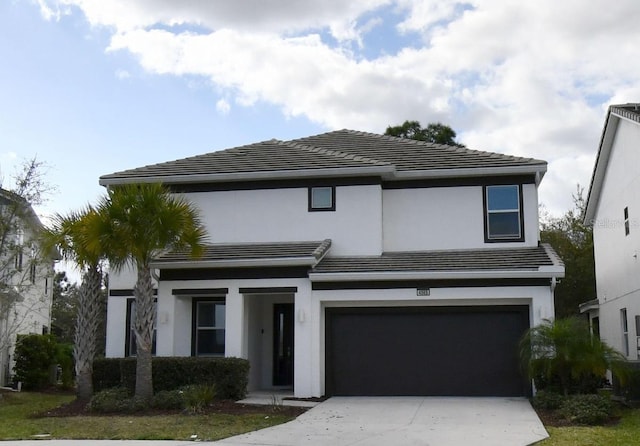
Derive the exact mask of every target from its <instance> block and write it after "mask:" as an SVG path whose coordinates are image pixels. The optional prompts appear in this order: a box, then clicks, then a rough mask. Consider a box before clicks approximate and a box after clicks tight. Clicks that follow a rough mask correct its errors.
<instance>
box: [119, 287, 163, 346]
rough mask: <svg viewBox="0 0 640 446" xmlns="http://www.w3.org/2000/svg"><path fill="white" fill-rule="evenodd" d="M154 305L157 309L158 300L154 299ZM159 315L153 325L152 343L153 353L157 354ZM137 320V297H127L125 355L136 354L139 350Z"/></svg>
mask: <svg viewBox="0 0 640 446" xmlns="http://www.w3.org/2000/svg"><path fill="white" fill-rule="evenodd" d="M153 305H154V307H155V308H156V311H157V300H156V299H154V301H153ZM157 319H158V318H157V317H156V318H155V319H154V325H153V341H152V344H151V354H152V355H155V354H156V331H157V329H156V323H157ZM135 321H136V300H135V298H130V299H127V334H126V341H125V348H124V355H125V356H136V353H137V351H138V345H137V344H136V332H135V330H134V328H133V327H134V324H135Z"/></svg>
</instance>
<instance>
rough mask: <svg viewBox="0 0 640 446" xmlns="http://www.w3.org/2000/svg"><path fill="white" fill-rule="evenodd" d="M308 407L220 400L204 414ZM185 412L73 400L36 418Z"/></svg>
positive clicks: (285, 412)
mask: <svg viewBox="0 0 640 446" xmlns="http://www.w3.org/2000/svg"><path fill="white" fill-rule="evenodd" d="M307 410H308V408H306V407H290V406H277V407H274V406H263V405H254V404H240V403H236V402H235V401H232V400H220V401H215V402H214V403H212V404H210V405H209V406H207V407H206V408H205V409H204V411H203V414H216V413H219V414H228V415H246V414H269V413H272V414H278V415H286V416H291V417H297V416H298V415H300V414H302V413H304V412H306V411H307ZM181 413H183V411H180V410H158V409H150V410H146V411H141V412H126V413H109V414H104V413H98V412H91V411H90V410H89V409H88V407H87V403H86V402H84V401H79V400H73V401H71V402H70V403H67V404H64V405H62V406H60V407H56V408H55V409H51V410H48V411H46V412H42V413H39V414H37V415H35V416H36V417H74V416H105V415H108V416H118V415H122V416H148V415H177V414H181Z"/></svg>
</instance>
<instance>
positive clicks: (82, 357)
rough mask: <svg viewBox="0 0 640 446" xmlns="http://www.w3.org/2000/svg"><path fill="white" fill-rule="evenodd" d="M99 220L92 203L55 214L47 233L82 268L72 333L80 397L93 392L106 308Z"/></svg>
mask: <svg viewBox="0 0 640 446" xmlns="http://www.w3.org/2000/svg"><path fill="white" fill-rule="evenodd" d="M99 222H100V216H99V215H98V214H97V213H96V211H95V210H94V209H93V208H92V207H87V208H86V209H84V210H82V211H80V212H74V213H70V214H69V215H64V216H63V215H56V216H55V217H54V219H53V224H52V226H51V227H50V228H48V229H47V230H46V231H45V237H44V244H45V246H51V247H55V248H57V249H58V250H59V251H60V252H61V253H62V256H63V258H64V259H66V260H69V261H73V262H75V263H76V264H77V265H78V266H79V267H80V268H81V270H82V283H81V284H80V289H79V292H78V293H77V303H76V320H75V321H76V323H75V332H74V334H73V358H74V360H75V370H76V383H77V386H76V392H77V396H78V399H80V400H89V399H90V398H91V396H92V395H93V360H94V358H95V356H96V352H97V338H98V330H99V327H100V320H101V316H102V314H103V308H104V302H103V296H104V295H103V293H102V292H101V288H102V265H101V263H102V260H103V259H104V257H105V247H104V245H102V244H101V243H100V240H98V239H95V238H94V233H95V231H94V227H95V226H97V225H98V223H99Z"/></svg>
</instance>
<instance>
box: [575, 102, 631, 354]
mask: <svg viewBox="0 0 640 446" xmlns="http://www.w3.org/2000/svg"><path fill="white" fill-rule="evenodd" d="M585 222H586V223H587V224H590V225H591V226H592V227H593V250H594V255H595V267H596V290H597V294H596V295H597V299H595V300H592V301H589V302H585V303H584V304H582V305H580V310H581V312H583V313H584V314H587V315H588V317H589V320H590V321H591V326H592V329H593V331H595V332H599V333H600V336H601V338H602V339H603V340H605V341H606V342H607V343H608V344H609V345H611V346H612V347H614V348H616V349H618V350H620V351H621V352H622V353H624V354H625V356H626V357H627V358H628V359H629V360H632V361H636V360H638V359H639V356H638V355H639V353H640V259H638V255H640V224H639V222H640V104H624V105H612V106H611V107H609V111H608V112H607V118H606V120H605V124H604V129H603V131H602V138H601V139H600V147H599V148H598V156H597V158H596V164H595V168H594V170H593V177H592V179H591V187H590V190H589V196H588V200H587V208H586V213H585Z"/></svg>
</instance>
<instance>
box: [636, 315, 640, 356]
mask: <svg viewBox="0 0 640 446" xmlns="http://www.w3.org/2000/svg"><path fill="white" fill-rule="evenodd" d="M636 349H637V350H638V353H640V316H636Z"/></svg>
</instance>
